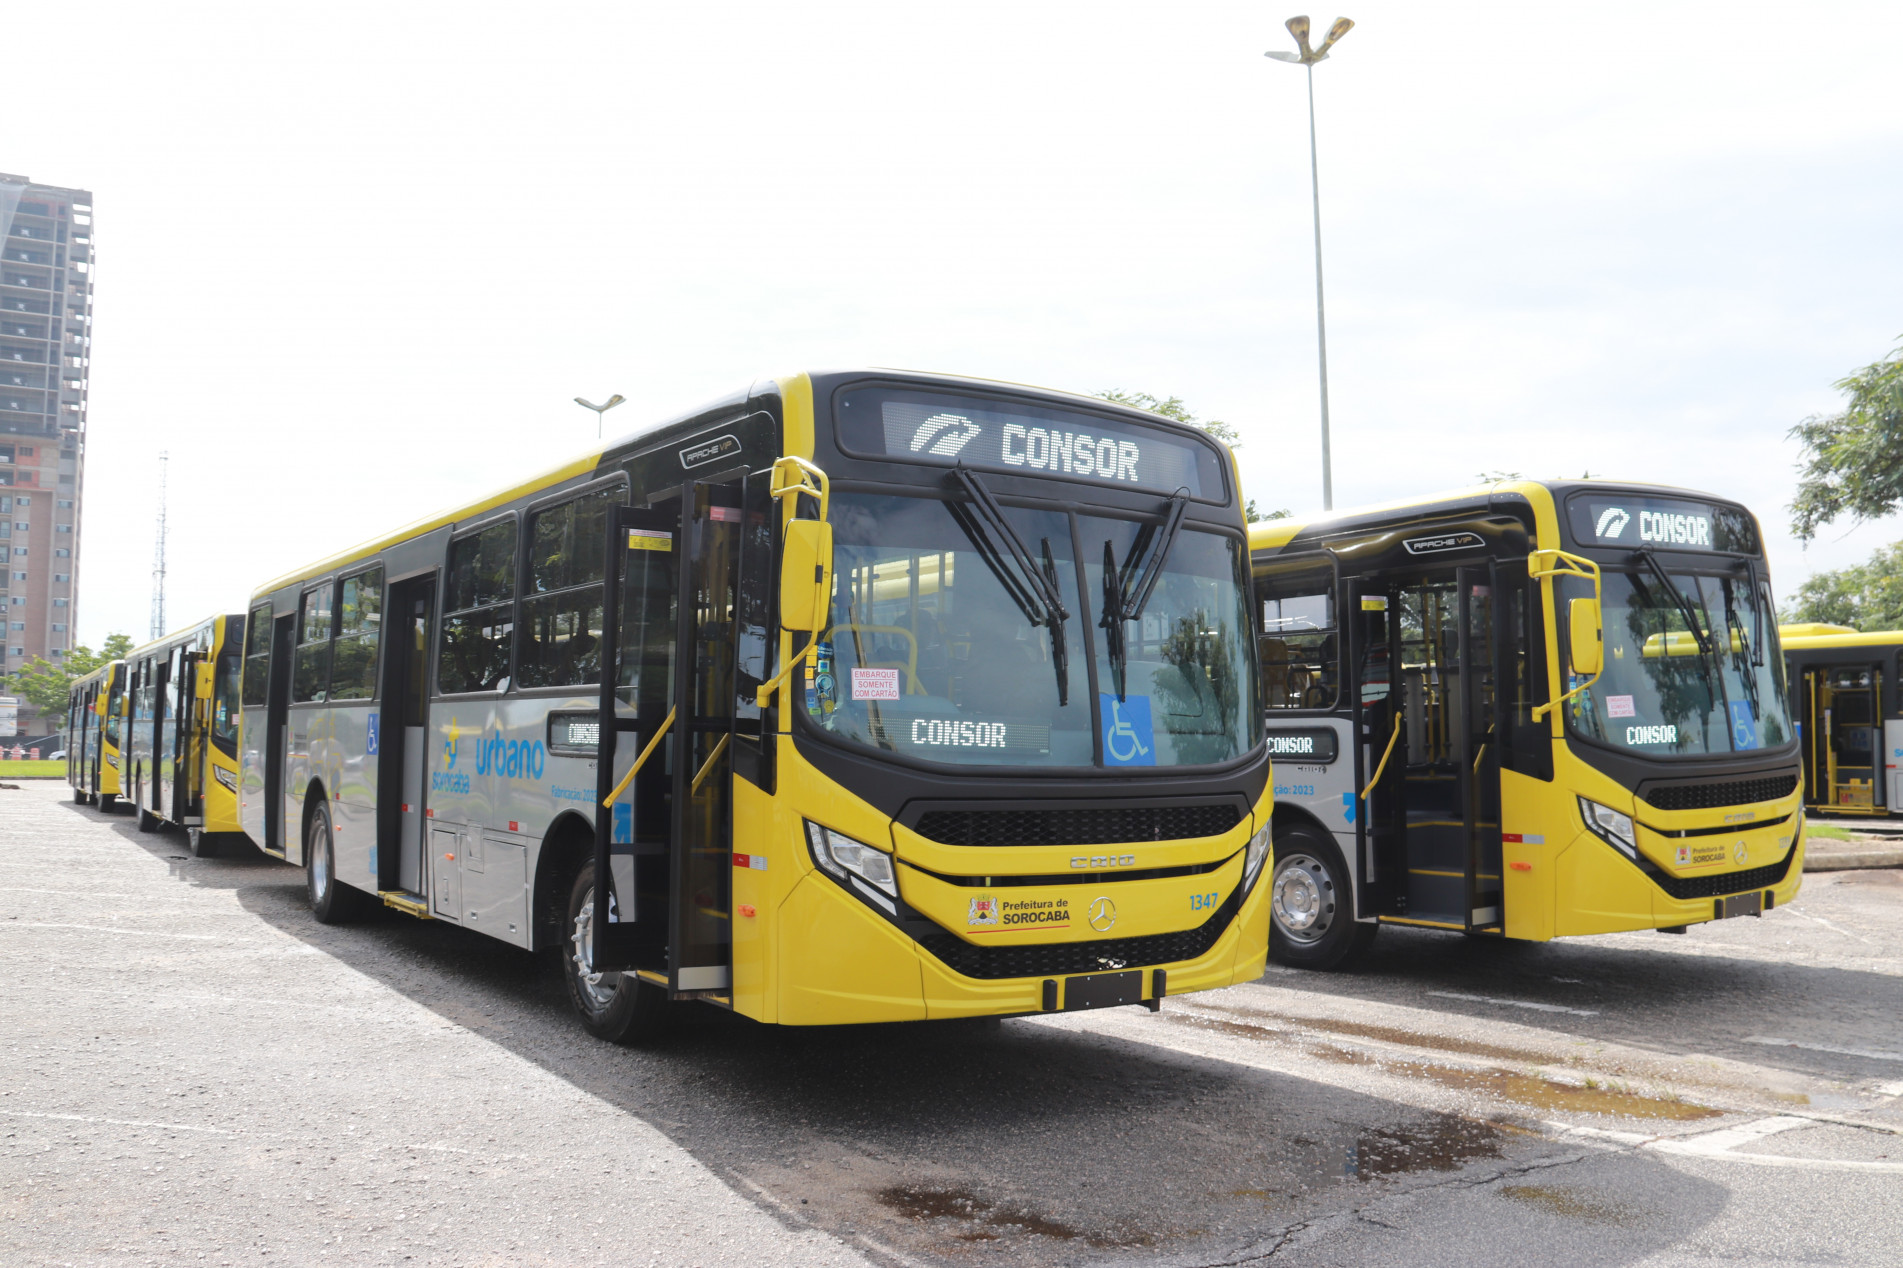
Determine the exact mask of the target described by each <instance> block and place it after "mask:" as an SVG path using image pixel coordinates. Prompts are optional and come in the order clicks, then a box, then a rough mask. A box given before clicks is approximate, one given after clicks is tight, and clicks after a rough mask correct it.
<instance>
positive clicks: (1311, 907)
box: [1269, 854, 1335, 945]
mask: <svg viewBox="0 0 1903 1268" xmlns="http://www.w3.org/2000/svg"><path fill="white" fill-rule="evenodd" d="M1269 912H1270V914H1271V915H1272V916H1273V917H1274V919H1275V927H1276V928H1278V929H1280V930H1281V931H1282V936H1283V937H1285V938H1287V939H1288V940H1289V941H1290V942H1299V943H1302V944H1303V945H1308V944H1311V943H1316V942H1320V941H1321V940H1322V938H1323V937H1324V936H1325V935H1326V934H1327V933H1328V929H1329V926H1331V925H1333V924H1334V923H1335V881H1334V878H1333V877H1332V876H1330V875H1329V874H1328V869H1327V868H1326V867H1324V866H1322V864H1321V861H1320V860H1318V859H1316V858H1314V857H1313V856H1311V855H1307V854H1291V855H1289V856H1288V857H1286V858H1281V859H1277V860H1276V861H1275V879H1274V880H1273V881H1272V882H1270V886H1269Z"/></svg>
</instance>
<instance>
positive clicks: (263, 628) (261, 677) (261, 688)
mask: <svg viewBox="0 0 1903 1268" xmlns="http://www.w3.org/2000/svg"><path fill="white" fill-rule="evenodd" d="M244 639H245V650H244V707H245V708H247V709H262V708H263V707H264V703H265V700H266V698H267V691H268V687H269V684H270V681H271V605H270V604H269V603H261V604H259V605H258V606H257V607H255V608H252V609H251V615H250V616H249V617H247V618H246V619H245V631H244Z"/></svg>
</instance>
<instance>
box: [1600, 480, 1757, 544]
mask: <svg viewBox="0 0 1903 1268" xmlns="http://www.w3.org/2000/svg"><path fill="white" fill-rule="evenodd" d="M1568 517H1569V519H1570V526H1571V528H1572V530H1573V540H1574V541H1576V542H1577V543H1578V544H1580V545H1582V546H1625V547H1629V548H1631V549H1634V550H1636V549H1638V548H1640V547H1650V548H1652V549H1655V550H1688V551H1703V550H1711V551H1727V552H1733V553H1737V554H1745V555H1751V554H1756V553H1757V551H1758V534H1757V529H1756V526H1755V525H1754V524H1753V523H1752V521H1751V517H1750V516H1749V515H1748V514H1746V513H1745V512H1744V511H1743V510H1741V509H1739V508H1738V507H1735V506H1721V505H1718V504H1715V503H1711V502H1694V501H1691V500H1689V499H1686V498H1660V497H1645V496H1639V495H1631V496H1623V497H1622V496H1619V495H1617V494H1599V493H1586V494H1577V495H1575V496H1574V497H1573V498H1572V499H1571V501H1570V502H1569V503H1568Z"/></svg>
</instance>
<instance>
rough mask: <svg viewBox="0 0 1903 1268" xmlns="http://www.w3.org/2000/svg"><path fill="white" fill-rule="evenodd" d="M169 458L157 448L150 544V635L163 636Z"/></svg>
mask: <svg viewBox="0 0 1903 1268" xmlns="http://www.w3.org/2000/svg"><path fill="white" fill-rule="evenodd" d="M168 461H169V458H168V456H167V454H166V452H165V450H163V449H161V450H159V524H158V536H157V538H156V540H154V542H153V544H152V637H153V638H164V637H165V468H166V464H167V462H168Z"/></svg>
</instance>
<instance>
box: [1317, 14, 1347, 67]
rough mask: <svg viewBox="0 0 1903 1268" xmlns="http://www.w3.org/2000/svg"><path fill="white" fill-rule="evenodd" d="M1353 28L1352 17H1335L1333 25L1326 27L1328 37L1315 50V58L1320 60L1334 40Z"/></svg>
mask: <svg viewBox="0 0 1903 1268" xmlns="http://www.w3.org/2000/svg"><path fill="white" fill-rule="evenodd" d="M1354 29H1355V21H1354V19H1353V18H1336V19H1335V25H1333V26H1331V27H1329V28H1328V38H1327V39H1325V40H1323V41H1322V46H1321V47H1320V48H1318V49H1316V50H1315V60H1316V61H1320V60H1321V59H1322V58H1324V57H1326V56H1328V50H1329V49H1330V48H1331V47H1333V46H1334V43H1335V41H1336V40H1338V39H1340V38H1341V37H1342V36H1344V35H1346V34H1348V32H1350V31H1352V30H1354Z"/></svg>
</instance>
